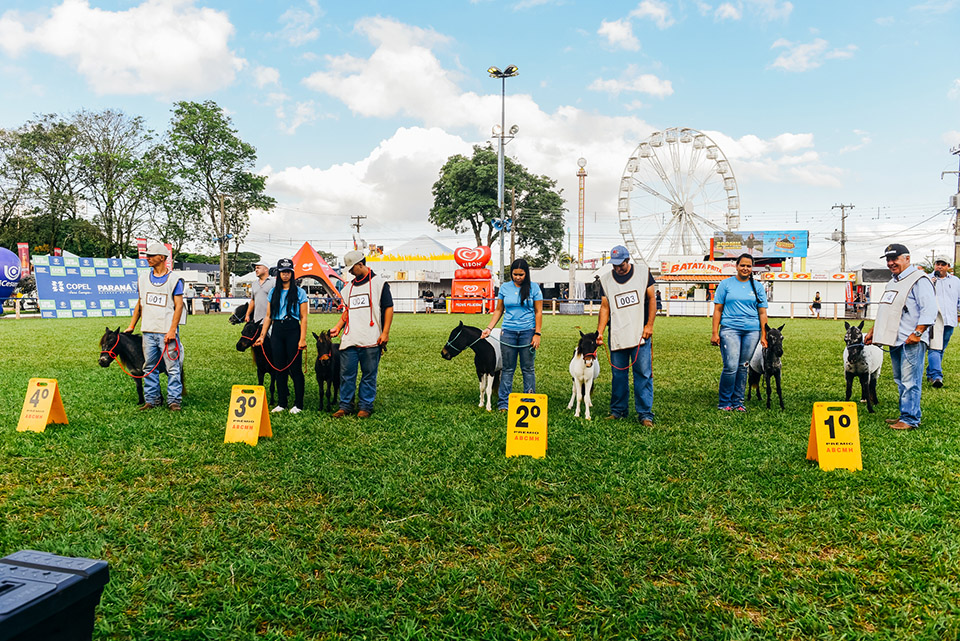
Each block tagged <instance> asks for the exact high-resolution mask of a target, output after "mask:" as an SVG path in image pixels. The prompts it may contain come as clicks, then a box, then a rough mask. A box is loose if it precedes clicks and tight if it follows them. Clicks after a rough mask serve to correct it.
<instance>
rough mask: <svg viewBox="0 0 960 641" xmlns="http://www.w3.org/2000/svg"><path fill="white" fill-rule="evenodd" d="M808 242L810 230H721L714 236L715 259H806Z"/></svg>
mask: <svg viewBox="0 0 960 641" xmlns="http://www.w3.org/2000/svg"><path fill="white" fill-rule="evenodd" d="M809 243H810V232H809V231H807V230H802V231H800V230H794V231H718V232H715V233H714V234H713V257H714V258H736V257H737V256H739V255H740V254H753V255H754V256H755V257H756V258H803V257H805V256H806V255H807V246H808V245H809Z"/></svg>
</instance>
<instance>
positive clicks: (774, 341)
mask: <svg viewBox="0 0 960 641" xmlns="http://www.w3.org/2000/svg"><path fill="white" fill-rule="evenodd" d="M765 327H766V329H767V346H766V347H764V346H763V345H761V344H760V343H757V351H755V352H754V353H753V358H751V359H750V371H749V379H748V381H747V400H748V401H749V400H750V391H751V390H753V389H756V390H757V400H761V399H763V394H761V393H760V377H761V376H762V377H763V378H764V380H765V381H766V383H767V409H770V377H771V376H772V377H773V378H774V379H775V380H776V381H777V397H778V398H779V399H780V409H783V392H782V391H781V390H780V374H781V370H782V365H781V363H780V359H781V358H783V328H784V325H781V326H780V327H777V328H773V327H770V326H769V325H766V326H765Z"/></svg>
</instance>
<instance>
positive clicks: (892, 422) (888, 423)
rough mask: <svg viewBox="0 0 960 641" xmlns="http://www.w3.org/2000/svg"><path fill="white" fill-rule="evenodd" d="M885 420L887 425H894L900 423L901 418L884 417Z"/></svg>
mask: <svg viewBox="0 0 960 641" xmlns="http://www.w3.org/2000/svg"><path fill="white" fill-rule="evenodd" d="M883 422H884V423H886V424H887V425H893V424H894V423H899V422H900V419H899V418H885V419H883Z"/></svg>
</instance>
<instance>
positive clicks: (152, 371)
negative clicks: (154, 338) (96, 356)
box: [100, 334, 180, 378]
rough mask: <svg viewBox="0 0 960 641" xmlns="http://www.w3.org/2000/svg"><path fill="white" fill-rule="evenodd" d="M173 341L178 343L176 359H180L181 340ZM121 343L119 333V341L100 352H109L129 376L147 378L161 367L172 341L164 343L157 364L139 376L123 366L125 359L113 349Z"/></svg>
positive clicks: (175, 343)
mask: <svg viewBox="0 0 960 641" xmlns="http://www.w3.org/2000/svg"><path fill="white" fill-rule="evenodd" d="M173 343H174V345H176V349H177V358H176V359H175V360H180V342H179V341H173ZM119 344H120V334H117V342H116V343H114V344H113V347H111V348H110V349H101V350H100V353H101V354H109V355H110V358H112V359H113V360H115V361H117V364H118V365H119V366H120V370H121V371H122V372H123V373H124V374H126V375H127V376H129V377H130V378H146V377H148V376H150V375H151V374H153V373H154V372H155V371H157V368H158V367H160V363H161V362H163V357H164V355H165V354H166V353H167V350H168V349H170V343H167V344H166V345H164V346H163V352H162V353H161V354H160V358H158V359H157V364H156V365H154V366H153V369H152V370H150V371H149V372H147V373H146V374H143V375H142V376H137V375H136V374H131V373H130V372H128V371H127V368H126V367H124V366H123V361H121V360H120V359H119V358H118V357H117V354H116V352H114V351H113V350H115V349H117V345H119ZM171 358H172V357H171ZM144 364H146V363H144Z"/></svg>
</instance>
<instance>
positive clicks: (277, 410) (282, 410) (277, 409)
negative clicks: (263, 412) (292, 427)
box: [270, 405, 287, 414]
mask: <svg viewBox="0 0 960 641" xmlns="http://www.w3.org/2000/svg"><path fill="white" fill-rule="evenodd" d="M286 411H287V408H286V407H281V406H279V405H277V406H276V407H274V408H273V409H272V410H270V413H271V414H279V413H280V412H286Z"/></svg>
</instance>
